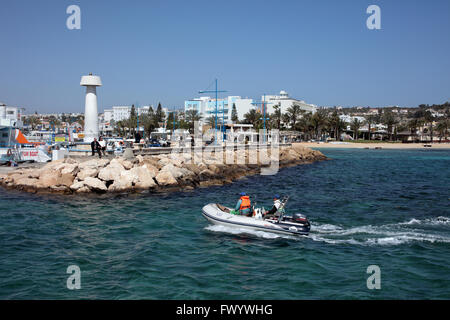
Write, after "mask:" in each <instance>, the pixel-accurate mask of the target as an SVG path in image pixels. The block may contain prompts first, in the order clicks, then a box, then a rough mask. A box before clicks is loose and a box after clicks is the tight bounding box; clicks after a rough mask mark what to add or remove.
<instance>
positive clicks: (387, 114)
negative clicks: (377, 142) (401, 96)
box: [381, 110, 398, 141]
mask: <svg viewBox="0 0 450 320" xmlns="http://www.w3.org/2000/svg"><path fill="white" fill-rule="evenodd" d="M381 121H382V122H383V124H385V125H386V126H387V131H388V136H389V141H392V133H393V129H394V126H395V125H396V124H397V123H398V120H397V118H396V116H395V115H394V113H393V112H392V111H390V110H384V112H383V115H382V117H381Z"/></svg>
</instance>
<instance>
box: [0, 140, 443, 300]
mask: <svg viewBox="0 0 450 320" xmlns="http://www.w3.org/2000/svg"><path fill="white" fill-rule="evenodd" d="M322 151H323V152H324V153H325V154H326V155H327V156H329V157H330V158H331V159H332V160H330V161H323V162H318V163H314V164H310V165H303V166H297V167H291V168H285V169H282V170H280V172H279V173H278V174H277V175H276V176H254V177H248V178H244V179H242V180H239V181H237V182H235V183H233V184H230V185H226V186H221V187H211V188H204V189H197V190H194V191H189V192H177V193H171V194H162V195H161V194H159V195H151V194H141V195H128V196H127V195H122V196H117V197H114V198H95V197H85V196H83V197H78V196H77V197H62V196H56V197H55V196H39V195H30V194H21V193H17V192H10V191H5V190H0V208H1V209H0V212H1V213H0V299H79V298H82V299H85V298H86V299H450V267H449V264H450V209H449V204H450V169H449V165H450V151H446V150H443V151H440V150H423V151H422V150H399V151H396V150H343V149H342V150H340V149H334V150H331V149H327V150H322ZM241 191H247V192H248V193H250V194H251V195H252V196H253V198H254V199H255V198H256V199H257V201H258V204H260V205H265V206H266V207H268V206H269V205H270V199H271V197H272V196H273V194H274V193H275V192H276V193H279V194H283V195H290V196H291V198H290V200H289V203H288V206H287V209H288V210H290V211H297V212H302V213H304V214H306V215H307V216H308V217H309V219H310V220H311V222H312V230H311V234H310V236H309V237H307V238H291V237H284V236H277V235H274V234H271V233H265V232H255V233H252V234H247V233H243V232H242V230H238V229H233V228H224V227H216V226H210V225H209V223H208V222H207V221H206V220H205V219H204V218H203V217H202V216H201V208H202V206H203V205H205V204H207V203H210V202H220V203H222V204H225V205H230V206H232V205H234V204H235V202H236V200H237V197H238V196H237V193H239V192H241ZM73 264H75V265H78V266H79V267H80V269H81V289H80V290H68V289H67V288H66V280H67V277H68V276H69V274H66V269H67V267H68V266H69V265H73ZM369 265H378V266H379V267H380V269H381V289H380V290H369V289H367V286H366V281H367V278H368V277H369V274H367V273H366V270H367V267H368V266H369Z"/></svg>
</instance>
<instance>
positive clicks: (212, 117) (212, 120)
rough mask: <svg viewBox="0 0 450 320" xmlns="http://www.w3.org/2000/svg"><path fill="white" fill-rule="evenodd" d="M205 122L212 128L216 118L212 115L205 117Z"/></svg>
mask: <svg viewBox="0 0 450 320" xmlns="http://www.w3.org/2000/svg"><path fill="white" fill-rule="evenodd" d="M206 124H207V125H208V126H210V127H211V128H214V127H215V125H216V118H215V117H214V116H210V117H209V118H207V119H206Z"/></svg>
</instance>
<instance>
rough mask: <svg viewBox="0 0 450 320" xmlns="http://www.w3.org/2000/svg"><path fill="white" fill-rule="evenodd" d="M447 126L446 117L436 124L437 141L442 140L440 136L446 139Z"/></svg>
mask: <svg viewBox="0 0 450 320" xmlns="http://www.w3.org/2000/svg"><path fill="white" fill-rule="evenodd" d="M448 127H449V121H448V120H447V119H445V120H442V121H440V122H439V123H438V124H437V126H436V130H437V132H438V134H439V143H441V142H442V138H445V140H447V133H448Z"/></svg>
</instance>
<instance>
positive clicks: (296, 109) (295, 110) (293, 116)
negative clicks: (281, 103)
mask: <svg viewBox="0 0 450 320" xmlns="http://www.w3.org/2000/svg"><path fill="white" fill-rule="evenodd" d="M286 111H287V114H288V116H289V123H290V124H291V128H293V129H294V128H295V124H296V123H297V120H298V119H299V118H300V116H301V108H300V106H299V105H298V104H295V103H294V104H293V105H292V106H290V107H289V108H288V109H287V110H286Z"/></svg>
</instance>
